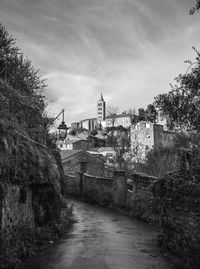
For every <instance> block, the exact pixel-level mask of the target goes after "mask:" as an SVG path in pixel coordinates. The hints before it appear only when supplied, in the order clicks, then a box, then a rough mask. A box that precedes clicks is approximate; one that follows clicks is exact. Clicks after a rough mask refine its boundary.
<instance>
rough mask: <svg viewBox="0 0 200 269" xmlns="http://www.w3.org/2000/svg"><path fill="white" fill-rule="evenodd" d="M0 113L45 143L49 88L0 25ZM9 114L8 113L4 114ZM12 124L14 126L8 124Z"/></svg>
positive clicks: (32, 136) (11, 37)
mask: <svg viewBox="0 0 200 269" xmlns="http://www.w3.org/2000/svg"><path fill="white" fill-rule="evenodd" d="M0 79H1V82H2V83H1V91H0V95H1V96H0V99H1V100H0V102H1V103H2V104H0V110H1V109H3V107H4V114H3V115H4V116H5V115H6V116H7V118H10V119H12V122H14V119H15V121H16V122H17V123H18V124H19V125H20V126H21V127H20V129H21V130H22V129H23V130H24V131H25V132H26V133H27V134H28V135H29V136H30V137H31V138H32V139H34V140H37V141H38V142H39V141H41V142H44V133H46V135H48V131H47V125H48V118H47V117H46V113H45V100H44V96H43V91H44V89H45V87H46V85H45V83H44V81H43V80H42V79H41V78H40V76H39V75H38V71H37V70H35V69H34V68H33V66H32V64H31V62H30V60H28V59H24V56H23V53H22V52H21V51H20V49H19V48H17V47H16V46H15V39H14V38H13V36H12V35H10V34H9V33H8V32H7V31H6V29H5V27H4V26H3V25H2V24H0ZM5 111H6V113H5ZM9 124H11V123H9Z"/></svg>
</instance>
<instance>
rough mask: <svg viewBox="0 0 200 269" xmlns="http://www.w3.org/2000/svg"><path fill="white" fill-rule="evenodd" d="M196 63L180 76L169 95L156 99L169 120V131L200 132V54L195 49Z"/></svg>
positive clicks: (156, 103) (163, 114) (190, 63)
mask: <svg viewBox="0 0 200 269" xmlns="http://www.w3.org/2000/svg"><path fill="white" fill-rule="evenodd" d="M194 50H195V51H196V54H197V57H196V62H194V63H192V62H190V61H187V62H188V63H189V67H188V70H187V72H186V73H185V74H184V75H179V76H178V77H177V78H176V79H175V81H176V84H175V86H172V89H171V90H170V91H169V92H168V93H164V94H160V95H158V96H156V97H155V102H154V105H155V106H156V108H158V110H160V111H161V113H162V116H164V117H166V118H167V119H168V127H169V129H175V130H179V131H180V130H181V131H185V130H195V131H197V132H199V131H200V52H199V51H197V50H196V49H195V48H194Z"/></svg>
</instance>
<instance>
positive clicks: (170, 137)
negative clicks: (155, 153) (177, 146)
mask: <svg viewBox="0 0 200 269" xmlns="http://www.w3.org/2000/svg"><path fill="white" fill-rule="evenodd" d="M130 140H131V147H132V148H134V147H136V146H140V147H141V148H143V150H146V151H148V150H149V149H151V148H154V149H159V148H160V147H171V146H173V144H174V134H173V133H172V132H169V131H166V130H164V129H163V125H159V124H155V123H152V122H146V121H140V122H138V123H137V124H135V125H132V126H131V128H130Z"/></svg>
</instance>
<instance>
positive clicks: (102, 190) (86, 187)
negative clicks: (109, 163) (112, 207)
mask: <svg viewBox="0 0 200 269" xmlns="http://www.w3.org/2000/svg"><path fill="white" fill-rule="evenodd" d="M82 185H83V189H82V195H83V196H84V197H85V198H89V199H90V200H92V201H94V202H98V203H100V204H107V203H111V202H113V179H112V178H105V177H94V176H90V175H88V174H84V175H83V184H82Z"/></svg>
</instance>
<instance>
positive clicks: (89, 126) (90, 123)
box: [80, 118, 97, 131]
mask: <svg viewBox="0 0 200 269" xmlns="http://www.w3.org/2000/svg"><path fill="white" fill-rule="evenodd" d="M80 124H81V128H82V129H83V130H84V129H86V130H88V131H92V130H95V129H96V126H97V119H96V118H90V119H85V120H81V121H80Z"/></svg>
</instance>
